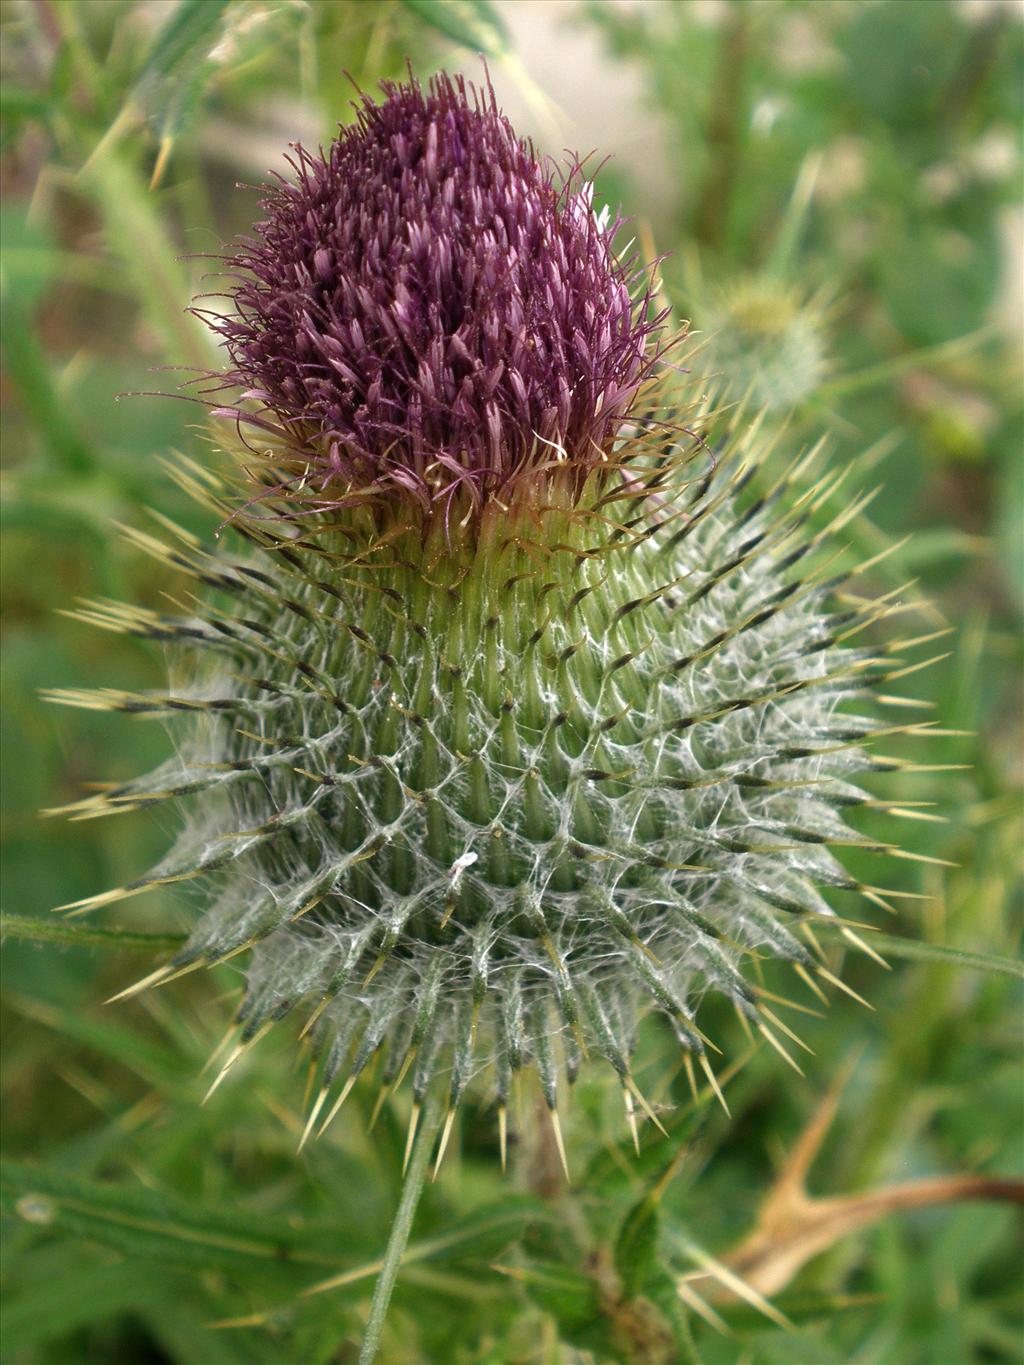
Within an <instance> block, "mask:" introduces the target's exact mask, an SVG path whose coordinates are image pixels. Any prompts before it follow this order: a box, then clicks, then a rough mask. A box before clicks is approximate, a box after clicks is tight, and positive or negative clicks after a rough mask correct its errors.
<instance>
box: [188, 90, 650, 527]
mask: <svg viewBox="0 0 1024 1365" xmlns="http://www.w3.org/2000/svg"><path fill="white" fill-rule="evenodd" d="M383 89H384V92H385V98H384V100H383V101H382V102H381V103H380V104H375V103H374V102H373V101H372V100H371V99H370V98H369V97H367V96H364V97H363V98H362V100H361V102H360V104H359V106H358V120H357V122H356V123H354V124H353V125H352V126H350V127H346V128H343V129H342V130H341V131H340V134H339V136H338V138H337V140H336V141H335V142H334V143H333V144H332V145H331V146H330V147H329V148H328V149H327V151H326V152H324V151H322V150H321V151H320V152H319V153H317V154H316V155H313V154H311V153H309V152H307V151H305V150H303V149H302V148H296V153H295V157H294V159H293V162H292V164H293V166H294V169H295V172H296V176H295V179H294V181H293V182H286V181H284V180H282V181H281V182H280V183H279V184H278V185H276V186H274V187H271V188H269V189H268V190H267V192H266V196H265V198H264V201H263V205H264V208H265V211H266V216H265V219H264V220H263V221H262V222H260V223H258V224H257V225H256V227H255V229H254V232H255V235H254V236H253V237H252V238H250V239H247V240H246V241H244V242H243V243H241V244H240V245H239V246H238V247H237V249H236V251H235V253H234V255H232V256H231V257H230V258H229V260H228V262H227V270H228V272H229V273H230V274H232V275H235V276H240V282H239V283H238V284H237V285H236V286H235V287H234V288H233V290H232V294H231V297H232V299H233V311H232V312H231V313H230V314H229V315H228V316H226V317H225V316H218V315H210V316H209V321H210V324H211V326H213V327H214V329H215V330H216V331H218V332H219V333H220V335H221V336H222V337H223V339H224V343H225V346H226V349H227V351H228V354H229V355H230V357H231V369H230V370H229V372H228V373H227V374H226V375H223V376H222V377H221V378H222V379H223V380H225V381H226V382H227V383H228V384H229V385H231V386H232V387H236V386H237V387H238V388H240V389H241V390H242V393H243V397H244V399H245V400H246V401H245V402H244V403H241V404H240V405H239V406H238V407H232V408H226V409H222V410H223V411H227V412H230V413H231V414H232V415H234V416H236V417H243V418H244V419H245V420H246V421H248V422H250V423H253V424H254V428H253V429H256V430H259V429H263V430H270V431H272V432H274V433H275V434H276V436H277V437H278V439H279V441H280V442H281V443H282V444H283V446H284V448H285V450H286V452H287V453H288V454H290V455H291V456H293V457H294V458H295V459H296V460H297V461H298V462H300V463H301V467H302V478H303V483H304V487H306V488H307V489H310V488H311V489H312V490H314V491H315V493H317V494H319V495H321V496H322V497H323V498H324V499H325V500H326V501H331V500H332V499H337V500H338V501H344V499H345V496H346V494H347V493H348V492H349V491H351V490H358V492H359V493H360V494H361V495H365V494H366V493H367V492H371V493H372V492H377V491H379V492H380V493H381V494H383V495H391V494H395V493H399V492H402V491H404V492H405V493H407V494H411V495H412V496H413V497H414V498H416V499H417V500H418V501H419V502H421V503H422V504H423V506H424V507H425V508H430V507H433V506H435V505H436V504H437V503H438V502H439V501H443V502H445V503H446V504H447V505H449V506H450V504H451V499H452V495H453V494H456V493H465V494H466V495H468V499H469V501H470V503H471V505H473V506H477V507H479V506H480V505H482V504H483V503H484V502H486V501H487V500H489V499H490V498H492V497H498V498H500V497H501V496H502V493H503V492H507V491H508V490H509V489H510V487H511V485H512V484H513V483H514V482H515V481H516V480H517V479H519V478H520V477H521V476H522V475H523V474H530V473H534V472H537V471H540V470H542V469H547V468H550V467H553V466H555V465H557V464H562V463H568V464H569V465H570V466H571V467H572V468H573V469H574V470H577V471H584V472H586V471H589V470H590V469H592V468H594V467H595V466H597V465H599V464H601V463H602V462H604V461H607V460H608V459H609V456H610V453H611V451H612V449H613V447H614V445H615V442H616V438H617V436H618V435H619V433H620V429H621V428H622V425H623V422H624V419H625V418H626V416H627V414H628V413H629V411H630V408H631V406H632V404H633V403H634V400H635V399H636V397H637V394H638V391H639V389H640V387H641V385H642V384H643V382H644V380H645V379H647V378H648V377H649V376H650V374H651V370H652V367H653V366H654V365H655V364H656V362H657V348H656V347H654V348H652V347H651V345H650V341H651V335H652V333H653V332H655V331H657V330H658V329H659V328H660V325H661V323H662V321H663V318H662V317H655V316H653V313H654V310H653V308H652V307H651V297H650V280H649V275H648V274H647V272H644V271H642V270H640V269H638V268H637V265H636V262H635V260H634V261H631V262H622V261H620V260H619V259H618V258H617V257H616V255H615V253H614V251H613V239H614V236H615V233H616V229H617V227H618V226H619V225H618V223H617V222H613V223H611V224H609V223H606V222H604V221H602V220H601V219H599V218H598V217H597V216H596V215H595V214H594V212H593V211H592V208H591V202H590V186H589V185H588V184H587V183H586V181H585V179H584V177H583V175H582V171H581V167H580V165H579V163H573V164H572V166H571V167H570V169H569V170H564V171H563V170H560V169H559V168H558V167H557V166H556V165H555V164H554V163H551V162H549V161H544V160H540V159H538V157H537V155H536V154H535V152H534V150H533V148H532V146H531V145H530V144H528V143H526V142H524V141H522V140H521V139H519V138H517V137H516V135H515V133H514V132H513V130H512V127H511V125H510V124H509V122H508V120H507V119H506V118H505V117H504V116H503V115H502V114H501V113H500V112H499V110H498V108H497V105H496V102H495V97H494V92H493V90H492V89H491V88H490V86H489V85H488V86H487V87H486V88H485V89H484V90H482V91H481V90H477V89H476V88H475V87H473V86H472V85H471V84H469V83H467V82H466V81H465V80H464V79H463V78H461V77H457V78H455V79H452V78H451V77H449V76H447V75H440V76H437V77H435V78H434V79H433V80H432V81H431V82H430V84H429V87H428V88H427V89H426V90H424V89H423V88H422V87H421V86H420V85H419V83H418V82H417V81H416V80H415V79H413V78H411V77H410V81H409V83H408V84H400V85H399V84H391V83H388V84H385V85H384V87H383Z"/></svg>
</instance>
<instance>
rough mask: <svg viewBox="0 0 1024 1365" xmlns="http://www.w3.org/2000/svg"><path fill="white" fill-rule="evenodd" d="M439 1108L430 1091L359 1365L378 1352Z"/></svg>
mask: <svg viewBox="0 0 1024 1365" xmlns="http://www.w3.org/2000/svg"><path fill="white" fill-rule="evenodd" d="M441 1108H442V1105H441V1092H440V1091H439V1090H432V1091H429V1092H428V1093H427V1096H426V1098H425V1100H424V1102H423V1115H422V1117H421V1119H420V1125H419V1132H418V1134H417V1136H416V1145H415V1146H414V1147H413V1152H412V1159H411V1161H410V1162H409V1169H408V1171H407V1172H406V1176H405V1183H404V1184H403V1186H402V1197H401V1199H400V1200H399V1203H398V1209H397V1211H396V1213H395V1218H394V1222H393V1223H392V1224H391V1232H390V1234H389V1236H388V1244H387V1248H386V1249H385V1252H384V1261H383V1264H382V1266H381V1271H380V1274H379V1275H378V1277H377V1283H376V1285H375V1286H374V1289H373V1302H372V1303H371V1304H370V1317H369V1320H368V1321H367V1324H366V1332H365V1333H364V1335H363V1344H362V1346H361V1347H360V1349H359V1365H372V1362H373V1361H374V1360H375V1359H376V1356H377V1352H378V1350H379V1349H380V1337H381V1332H382V1331H383V1329H384V1319H385V1317H386V1316H387V1311H388V1305H389V1304H390V1302H391V1294H392V1291H393V1290H394V1287H395V1281H396V1280H397V1279H398V1271H399V1268H400V1267H401V1264H402V1257H403V1256H404V1254H405V1248H406V1246H407V1245H408V1243H409V1234H410V1233H411V1232H412V1224H413V1219H414V1218H415V1217H416V1209H417V1208H418V1207H419V1202H420V1195H421V1194H422V1193H423V1186H424V1183H425V1181H426V1175H427V1166H428V1164H429V1162H430V1154H431V1152H432V1151H433V1148H434V1139H435V1138H436V1137H437V1131H438V1128H439V1127H440V1123H441Z"/></svg>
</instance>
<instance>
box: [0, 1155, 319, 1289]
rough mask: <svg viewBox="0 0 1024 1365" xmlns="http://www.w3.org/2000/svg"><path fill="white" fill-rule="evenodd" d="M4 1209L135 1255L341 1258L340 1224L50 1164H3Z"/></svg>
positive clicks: (232, 1261)
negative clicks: (256, 1210) (184, 1195)
mask: <svg viewBox="0 0 1024 1365" xmlns="http://www.w3.org/2000/svg"><path fill="white" fill-rule="evenodd" d="M0 1195H2V1199H3V1205H4V1208H5V1211H6V1212H8V1213H12V1214H14V1215H15V1216H16V1217H19V1218H22V1219H24V1220H25V1221H26V1222H29V1223H33V1224H35V1225H37V1226H47V1227H49V1226H54V1227H60V1228H62V1229H64V1230H65V1231H68V1232H73V1233H74V1234H75V1235H76V1236H79V1237H95V1238H97V1239H98V1240H99V1241H101V1242H105V1243H107V1244H108V1245H110V1246H115V1247H117V1248H118V1249H119V1250H121V1251H123V1252H124V1253H125V1254H127V1255H130V1256H132V1257H145V1258H147V1259H156V1260H160V1261H171V1262H174V1263H176V1264H182V1265H191V1266H222V1267H233V1268H236V1269H237V1268H240V1267H242V1266H245V1265H248V1264H252V1263H254V1262H255V1263H262V1264H271V1265H277V1266H283V1265H304V1266H310V1265H336V1264H337V1263H338V1262H339V1261H340V1260H342V1259H343V1257H344V1255H345V1252H344V1249H343V1246H340V1245H339V1238H338V1233H337V1230H336V1229H335V1228H319V1229H315V1228H309V1227H305V1226H302V1227H297V1226H296V1225H295V1224H294V1223H293V1222H292V1221H290V1220H289V1221H285V1220H282V1219H275V1218H267V1217H265V1216H263V1215H262V1214H261V1215H253V1214H245V1213H240V1212H239V1211H237V1210H234V1209H224V1208H209V1207H205V1206H202V1205H198V1204H194V1203H191V1202H189V1201H186V1200H183V1199H178V1198H176V1197H174V1196H171V1195H168V1194H160V1193H158V1192H156V1191H154V1190H149V1189H146V1188H145V1187H144V1186H141V1185H140V1186H137V1187H135V1188H131V1189H129V1188H127V1187H125V1186H121V1185H114V1184H111V1183H109V1182H101V1181H95V1180H82V1179H80V1178H78V1177H77V1176H74V1175H70V1174H67V1173H66V1172H62V1171H56V1170H53V1169H52V1168H50V1167H46V1166H34V1165H29V1164H28V1163H21V1162H14V1161H5V1162H3V1163H2V1165H0Z"/></svg>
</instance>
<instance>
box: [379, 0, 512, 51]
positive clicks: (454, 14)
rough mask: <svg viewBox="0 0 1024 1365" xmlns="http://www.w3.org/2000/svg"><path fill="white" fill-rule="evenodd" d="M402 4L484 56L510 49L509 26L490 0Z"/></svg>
mask: <svg viewBox="0 0 1024 1365" xmlns="http://www.w3.org/2000/svg"><path fill="white" fill-rule="evenodd" d="M402 4H403V5H404V6H405V8H406V9H407V10H409V11H410V12H411V13H412V14H415V15H416V17H417V18H418V19H422V20H423V22H424V23H425V24H429V25H430V27H431V28H435V29H437V31H438V32H439V33H443V34H444V35H445V37H446V38H451V39H452V41H453V42H456V43H459V44H460V45H461V46H462V47H468V48H470V49H471V50H472V51H474V52H482V53H483V54H484V55H485V56H487V57H501V56H504V55H505V54H506V53H507V52H508V51H509V48H510V39H509V32H508V29H507V28H506V27H505V22H504V20H503V19H502V18H501V15H500V14H499V13H498V10H497V7H496V6H495V5H493V4H492V3H491V0H402Z"/></svg>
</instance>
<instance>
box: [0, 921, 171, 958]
mask: <svg viewBox="0 0 1024 1365" xmlns="http://www.w3.org/2000/svg"><path fill="white" fill-rule="evenodd" d="M8 934H9V935H10V936H11V937H12V938H21V939H28V940H29V941H30V942H34V943H67V944H70V945H72V946H73V947H78V948H121V949H134V948H140V949H144V950H145V951H147V952H167V953H171V952H174V950H175V949H176V948H180V947H181V945H182V944H183V943H184V942H185V935H184V934H150V933H145V932H141V933H140V932H136V931H134V930H131V929H98V928H95V927H94V926H93V925H87V924H72V923H70V922H69V921H68V920H66V919H57V918H53V919H43V918H35V917H33V916H31V915H0V938H6V937H7V935H8Z"/></svg>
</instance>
